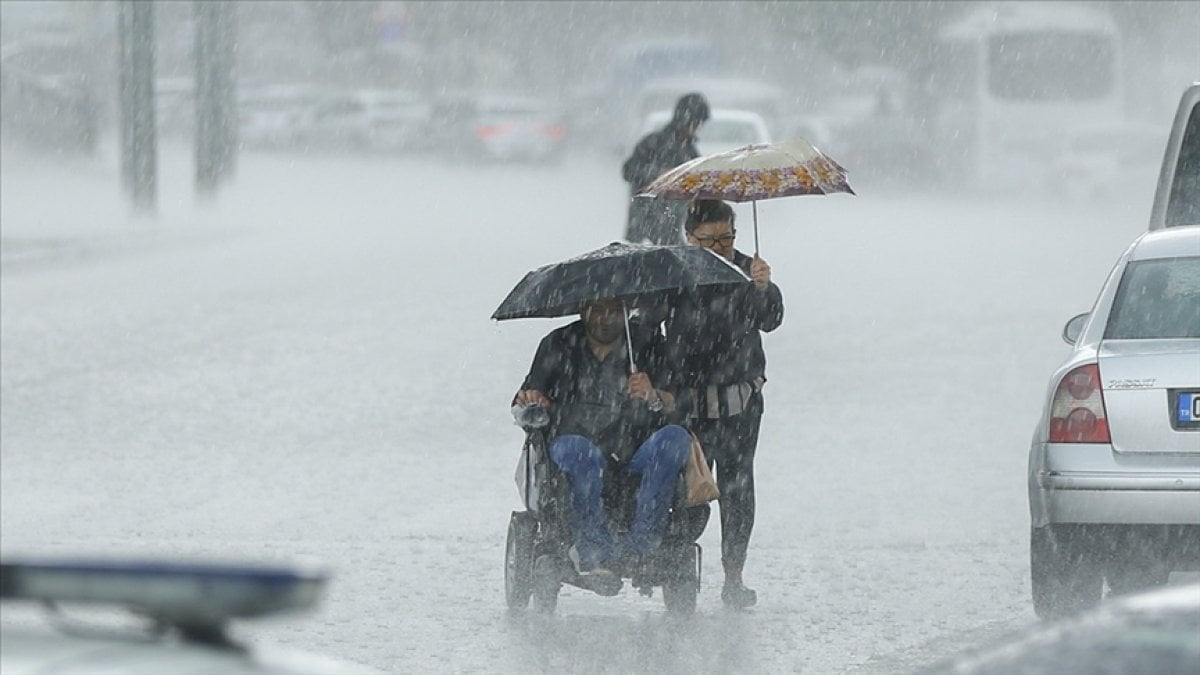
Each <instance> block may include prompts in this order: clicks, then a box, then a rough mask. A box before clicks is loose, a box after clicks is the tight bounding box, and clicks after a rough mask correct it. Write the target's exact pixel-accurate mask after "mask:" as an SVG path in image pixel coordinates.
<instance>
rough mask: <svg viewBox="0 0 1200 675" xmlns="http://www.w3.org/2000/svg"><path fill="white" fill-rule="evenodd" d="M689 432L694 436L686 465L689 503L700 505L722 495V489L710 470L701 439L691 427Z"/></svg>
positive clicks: (685, 478)
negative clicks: (719, 488)
mask: <svg viewBox="0 0 1200 675" xmlns="http://www.w3.org/2000/svg"><path fill="white" fill-rule="evenodd" d="M688 433H689V434H691V436H692V451H691V452H690V453H689V454H688V460H687V465H686V466H685V467H684V482H685V484H686V486H687V505H688V506H700V505H702V504H707V503H709V502H711V501H712V500H714V499H716V498H718V497H720V496H721V491H720V490H718V489H717V481H716V480H715V479H713V475H712V471H709V470H708V462H707V461H705V459H704V448H702V447H700V439H699V438H697V437H696V433H695V432H693V431H691V430H690V429H689V430H688Z"/></svg>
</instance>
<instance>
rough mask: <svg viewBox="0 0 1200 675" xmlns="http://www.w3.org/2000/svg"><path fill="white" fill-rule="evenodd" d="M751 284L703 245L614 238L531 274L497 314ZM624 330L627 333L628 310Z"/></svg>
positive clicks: (549, 313) (517, 315)
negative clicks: (605, 244) (670, 244)
mask: <svg viewBox="0 0 1200 675" xmlns="http://www.w3.org/2000/svg"><path fill="white" fill-rule="evenodd" d="M746 283H750V279H749V277H747V276H746V275H745V274H744V273H743V272H742V271H741V270H740V269H738V268H737V267H736V266H734V265H732V264H730V263H729V262H728V261H726V260H725V259H724V258H722V257H721V256H719V255H717V254H715V253H713V252H712V251H709V250H708V249H705V248H702V247H699V246H682V245H672V246H661V245H654V244H627V243H624V242H613V243H611V244H609V245H608V246H605V247H604V248H600V249H596V250H595V251H590V252H588V253H584V254H583V255H580V256H576V257H574V258H571V259H569V260H564V261H562V262H557V263H552V264H550V265H545V266H542V267H539V268H537V269H536V270H533V271H532V272H529V273H527V274H526V275H525V277H524V278H523V279H521V281H520V282H518V283H517V285H516V286H515V287H514V288H513V289H512V290H511V291H510V292H509V294H508V297H507V298H505V299H504V302H502V303H500V306H499V307H498V308H496V311H495V312H494V313H493V314H492V318H493V319H496V320H504V319H522V318H532V317H546V318H553V317H558V316H567V315H569V314H575V313H577V312H579V311H580V310H581V309H582V308H583V305H584V303H586V302H589V301H592V300H602V299H607V298H617V299H620V300H622V301H630V302H632V303H634V304H637V303H639V302H642V301H646V300H650V299H653V298H655V297H658V296H661V295H663V294H667V293H671V292H673V291H678V290H681V289H688V288H695V287H697V286H713V285H730V286H732V285H738V284H746ZM625 329H626V332H627V333H628V330H629V313H628V311H626V313H625ZM631 365H632V364H631ZM635 370H636V366H635Z"/></svg>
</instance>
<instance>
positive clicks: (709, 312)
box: [666, 251, 783, 405]
mask: <svg viewBox="0 0 1200 675" xmlns="http://www.w3.org/2000/svg"><path fill="white" fill-rule="evenodd" d="M733 262H734V264H735V265H737V266H738V267H740V268H741V269H742V271H743V272H745V273H746V274H747V275H748V274H749V273H750V262H751V258H750V257H749V256H747V255H744V254H742V253H741V252H737V251H735V252H734V256H733ZM781 323H783V293H782V292H780V290H779V287H778V286H776V285H775V284H774V283H773V282H772V283H771V284H769V285H768V286H767V288H766V289H765V290H762V291H760V290H758V289H757V288H756V287H755V286H754V285H753V284H746V285H744V286H740V287H738V288H737V289H736V290H733V291H729V290H724V289H713V288H711V287H709V288H705V287H700V288H697V289H693V290H691V291H689V292H687V293H684V294H682V295H681V296H680V297H679V299H678V300H677V301H676V302H675V303H673V306H672V307H671V308H670V309H669V310H668V311H667V317H666V333H667V353H668V359H669V362H670V368H671V370H672V372H673V374H674V377H675V380H676V382H677V383H678V385H677V386H679V387H680V391H677V392H675V393H676V398H682V399H683V400H682V401H681V404H682V405H691V404H694V403H695V401H693V400H691V399H690V398H688V396H687V393H688V392H687V391H686V389H684V388H691V389H697V388H699V389H702V388H705V387H708V386H709V385H717V386H725V385H735V384H740V383H753V382H755V381H756V380H759V378H761V379H760V380H759V381H758V382H757V386H756V389H757V387H760V386H761V384H762V382H765V381H766V370H767V359H766V355H765V354H764V353H763V348H762V336H761V334H760V333H759V331H765V332H771V331H773V330H775V329H776V328H778V327H779V325H780V324H781Z"/></svg>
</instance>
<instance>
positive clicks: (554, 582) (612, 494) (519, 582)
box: [504, 426, 710, 615]
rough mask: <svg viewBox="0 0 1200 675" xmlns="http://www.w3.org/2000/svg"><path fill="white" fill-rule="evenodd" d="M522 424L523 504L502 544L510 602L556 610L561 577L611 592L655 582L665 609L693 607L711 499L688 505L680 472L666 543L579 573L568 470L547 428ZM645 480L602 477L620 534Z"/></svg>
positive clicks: (517, 607)
mask: <svg viewBox="0 0 1200 675" xmlns="http://www.w3.org/2000/svg"><path fill="white" fill-rule="evenodd" d="M523 428H524V430H525V444H524V446H523V448H522V450H521V459H520V461H519V462H518V464H517V470H516V476H515V478H516V481H517V486H518V488H519V491H520V493H521V497H522V500H523V501H524V504H525V509H526V510H524V511H513V512H512V516H511V517H510V518H509V521H508V540H507V543H506V544H505V550H504V593H505V598H506V600H507V604H508V608H509V609H510V610H511V611H522V610H525V609H527V608H528V607H529V604H530V600H532V602H533V607H534V609H535V610H536V611H538V612H540V613H546V614H551V613H553V612H554V611H555V609H556V608H557V606H558V596H559V592H560V591H561V590H562V586H563V584H568V585H571V586H575V587H577V588H582V589H585V590H590V591H593V592H595V593H597V594H599V595H606V596H613V595H617V594H618V593H619V592H620V590H621V588H622V587H623V585H624V580H625V579H629V580H630V581H631V585H632V586H633V587H634V588H636V589H637V590H638V591H639V592H640V593H641V594H642V595H643V596H646V597H650V596H652V595H653V593H654V588H656V587H661V588H662V596H663V602H664V604H665V605H666V608H667V611H668V612H670V613H673V614H681V615H690V614H693V613H694V612H695V611H696V597H697V595H698V594H699V592H700V570H701V567H702V562H703V555H702V554H703V552H702V550H701V548H700V544H699V543H697V539H699V538H700V535H701V534H702V533H703V532H704V527H705V525H707V524H708V518H709V514H710V509H709V506H708V505H707V504H703V505H700V506H692V507H689V506H687V488H686V485H685V483H684V478H683V472H682V471H681V472H680V475H679V480H678V481H677V483H676V486H675V496H674V499H673V500H672V503H671V505H670V506H669V507H668V516H667V525H666V531H665V532H664V534H663V539H662V543H661V544H660V545H659V547H658V548H657V549H656V550H655V551H654V552H653V553H651V554H649V555H647V556H644V557H641V558H640V559H638V560H637V562H636V563H628V564H623V565H617V568H616V569H614V570H613V572H614V576H613V577H608V578H603V577H599V578H598V577H596V576H592V575H586V574H580V573H579V572H578V571H577V569H576V566H575V564H574V563H573V562H572V561H571V558H570V551H571V547H572V545H573V543H574V538H573V536H572V532H571V526H570V523H571V515H572V506H571V490H570V485H569V483H568V479H567V476H566V474H565V473H563V472H562V470H561V469H559V468H558V466H557V465H556V464H555V463H554V462H553V461H551V460H550V456H549V442H548V438H547V433H546V430H545V429H544V428H531V427H528V426H525V427H523ZM640 480H641V477H640V476H638V475H636V474H632V473H628V472H615V473H613V475H607V476H605V481H604V483H605V484H604V493H603V494H604V504H605V507H606V509H607V510H608V514H609V527H610V528H611V529H612V530H613V532H614V534H615V535H617V537H618V538H619V539H618V540H620V538H622V537H623V536H624V534H625V533H626V532H627V531H628V529H629V526H630V524H631V522H632V520H633V514H634V507H635V505H636V499H637V489H638V486H639V484H640Z"/></svg>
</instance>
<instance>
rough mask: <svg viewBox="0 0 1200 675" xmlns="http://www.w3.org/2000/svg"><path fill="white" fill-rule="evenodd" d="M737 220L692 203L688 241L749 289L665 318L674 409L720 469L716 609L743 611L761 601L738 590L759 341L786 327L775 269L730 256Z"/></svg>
mask: <svg viewBox="0 0 1200 675" xmlns="http://www.w3.org/2000/svg"><path fill="white" fill-rule="evenodd" d="M733 225H734V213H733V209H732V208H730V206H729V205H728V204H726V203H725V202H723V201H720V200H707V199H698V200H695V201H694V202H692V204H691V206H690V207H689V208H688V210H687V219H686V221H685V225H684V227H685V230H686V232H687V241H688V243H689V244H691V245H693V246H703V247H705V248H707V249H709V250H711V251H713V252H715V253H717V254H718V255H720V256H721V257H723V258H725V259H726V260H728V261H729V262H731V263H733V264H734V265H737V266H738V267H739V268H740V269H741V270H742V271H743V272H745V273H746V274H747V275H748V276H749V277H750V278H751V280H753V282H754V283H753V284H752V285H751V284H747V285H745V286H742V287H738V288H736V289H734V290H727V289H715V290H714V289H713V288H708V289H705V288H700V289H693V290H692V291H690V292H688V293H686V294H684V295H683V296H681V297H680V298H679V299H678V300H676V301H675V302H674V303H672V306H671V307H670V308H669V309H668V311H667V318H666V321H665V329H666V340H667V342H666V348H667V355H668V356H667V358H668V361H669V362H670V363H671V368H672V369H673V370H674V371H675V375H676V381H677V387H676V390H675V391H676V396H677V397H678V399H679V405H680V406H681V407H683V408H685V409H688V410H690V411H691V412H690V416H691V420H690V426H691V429H692V431H694V432H695V433H696V436H697V437H698V438H699V439H700V444H701V446H702V447H703V448H704V452H705V455H706V458H707V460H708V462H709V464H710V465H712V464H715V465H716V478H717V486H718V487H719V488H720V491H721V496H720V500H719V502H718V504H719V505H720V509H721V563H722V566H723V567H724V569H725V585H724V587H723V588H722V590H721V600H722V601H724V603H725V604H726V605H727V606H730V607H735V608H745V607H750V606H751V605H754V604H755V603H756V602H757V601H758V595H757V594H756V593H755V592H754V590H752V589H750V588H747V587H746V585H745V584H744V583H743V581H742V569H743V568H744V567H745V564H746V551H747V548H748V547H749V544H750V533H751V531H752V530H753V529H754V509H755V499H754V454H755V450H756V448H757V446H758V430H759V422H760V421H761V418H762V414H763V399H762V388H763V384H764V383H766V381H767V376H766V356H765V355H764V354H763V348H762V336H761V334H760V332H770V331H773V330H775V329H776V328H778V327H779V325H780V324H781V323H782V322H783V294H782V293H781V292H780V290H779V287H778V286H776V285H775V284H774V283H772V282H771V266H770V265H768V264H767V263H766V261H764V260H763V259H762V258H760V257H758V255H757V254H756V255H755V256H754V257H753V258H751V257H749V256H747V255H745V254H743V253H741V252H740V251H738V250H736V249H735V248H734V246H733V242H734V240H735V238H736V237H737V232H736V230H734V227H733Z"/></svg>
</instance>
